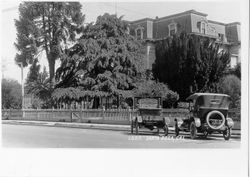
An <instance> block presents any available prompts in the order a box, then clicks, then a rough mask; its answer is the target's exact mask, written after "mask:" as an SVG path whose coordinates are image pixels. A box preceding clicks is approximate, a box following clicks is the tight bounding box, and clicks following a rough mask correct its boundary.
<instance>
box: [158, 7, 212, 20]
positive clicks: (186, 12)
mask: <svg viewBox="0 0 250 177" xmlns="http://www.w3.org/2000/svg"><path fill="white" fill-rule="evenodd" d="M191 13H192V14H196V15H201V16H204V17H206V16H207V14H205V13H201V12H197V11H196V10H193V9H192V10H188V11H185V12H181V13H178V14H173V15H169V16H165V17H161V18H157V19H156V21H158V20H162V19H166V18H173V17H178V16H180V15H185V14H191Z"/></svg>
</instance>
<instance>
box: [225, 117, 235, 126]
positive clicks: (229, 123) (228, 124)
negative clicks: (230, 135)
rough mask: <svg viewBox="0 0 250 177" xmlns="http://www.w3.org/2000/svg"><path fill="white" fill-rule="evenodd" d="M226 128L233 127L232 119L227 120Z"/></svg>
mask: <svg viewBox="0 0 250 177" xmlns="http://www.w3.org/2000/svg"><path fill="white" fill-rule="evenodd" d="M227 126H229V127H233V126H234V121H233V119H231V118H229V117H228V118H227Z"/></svg>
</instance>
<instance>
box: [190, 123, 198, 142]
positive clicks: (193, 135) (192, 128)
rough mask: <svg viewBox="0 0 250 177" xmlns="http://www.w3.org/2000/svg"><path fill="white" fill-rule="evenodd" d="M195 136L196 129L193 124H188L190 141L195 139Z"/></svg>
mask: <svg viewBox="0 0 250 177" xmlns="http://www.w3.org/2000/svg"><path fill="white" fill-rule="evenodd" d="M196 136H197V128H196V125H195V123H194V122H191V124H190V137H191V139H195V138H196Z"/></svg>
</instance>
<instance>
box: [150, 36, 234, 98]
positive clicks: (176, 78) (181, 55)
mask: <svg viewBox="0 0 250 177" xmlns="http://www.w3.org/2000/svg"><path fill="white" fill-rule="evenodd" d="M229 61H230V59H229V54H228V52H227V51H224V50H220V45H219V44H217V43H215V41H214V40H211V39H209V38H204V37H199V36H196V35H191V34H190V35H188V34H186V33H182V34H181V35H179V36H174V37H169V38H167V39H165V40H162V41H159V42H158V43H157V44H156V62H155V64H154V66H153V72H154V76H155V78H156V79H158V80H159V81H161V82H164V83H168V85H169V87H170V89H172V90H175V91H177V92H178V93H179V94H180V98H181V99H185V98H186V97H187V96H188V95H189V94H190V93H191V92H205V91H217V83H218V82H219V80H220V78H222V77H223V74H224V73H225V71H226V70H227V68H228V64H229Z"/></svg>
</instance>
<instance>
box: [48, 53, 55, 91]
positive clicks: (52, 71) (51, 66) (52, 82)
mask: <svg viewBox="0 0 250 177" xmlns="http://www.w3.org/2000/svg"><path fill="white" fill-rule="evenodd" d="M48 63H49V81H50V86H51V88H54V85H55V59H54V58H52V57H49V58H48Z"/></svg>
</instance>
